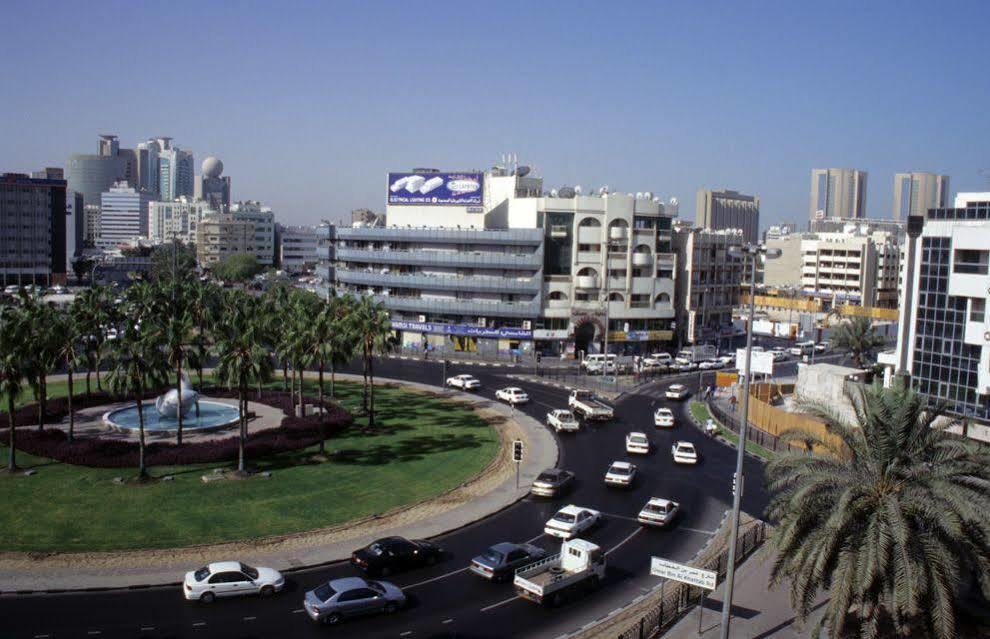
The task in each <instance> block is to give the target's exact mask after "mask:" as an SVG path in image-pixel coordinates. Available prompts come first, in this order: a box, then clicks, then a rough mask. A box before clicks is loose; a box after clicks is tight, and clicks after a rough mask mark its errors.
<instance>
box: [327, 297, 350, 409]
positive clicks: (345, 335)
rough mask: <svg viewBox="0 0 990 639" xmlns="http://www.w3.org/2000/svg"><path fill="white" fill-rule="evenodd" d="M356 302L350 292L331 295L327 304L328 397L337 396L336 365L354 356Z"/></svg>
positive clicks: (345, 362)
mask: <svg viewBox="0 0 990 639" xmlns="http://www.w3.org/2000/svg"><path fill="white" fill-rule="evenodd" d="M356 306H357V303H356V302H355V301H354V298H353V297H351V295H350V294H345V295H341V296H339V297H333V298H331V300H330V303H329V304H328V305H327V311H328V313H329V317H328V321H329V327H328V330H329V336H330V354H329V355H330V356H329V358H328V363H329V364H330V397H331V399H333V398H335V397H336V396H337V388H336V379H335V377H334V376H335V373H336V370H337V367H338V366H344V365H345V364H347V362H349V361H351V358H352V357H354V351H355V350H356V349H357V341H356V335H355V332H354V321H353V313H354V309H355V308H356Z"/></svg>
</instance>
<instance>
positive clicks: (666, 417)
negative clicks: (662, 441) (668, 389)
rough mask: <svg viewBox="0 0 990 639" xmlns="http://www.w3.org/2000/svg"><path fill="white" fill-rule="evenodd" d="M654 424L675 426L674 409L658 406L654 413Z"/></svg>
mask: <svg viewBox="0 0 990 639" xmlns="http://www.w3.org/2000/svg"><path fill="white" fill-rule="evenodd" d="M653 425H654V426H656V427H657V428H673V427H674V411H672V410H670V409H669V408H658V409H657V410H656V412H655V413H653Z"/></svg>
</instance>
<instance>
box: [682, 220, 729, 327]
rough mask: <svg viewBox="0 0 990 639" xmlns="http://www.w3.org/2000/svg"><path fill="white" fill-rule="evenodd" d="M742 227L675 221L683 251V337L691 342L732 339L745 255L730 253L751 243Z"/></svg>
mask: <svg viewBox="0 0 990 639" xmlns="http://www.w3.org/2000/svg"><path fill="white" fill-rule="evenodd" d="M745 243H746V241H745V237H744V234H743V232H742V231H741V230H739V229H726V230H719V231H712V230H709V229H704V228H688V227H683V226H677V225H675V227H674V234H673V248H674V253H675V255H676V256H677V275H676V277H675V282H676V287H675V289H676V295H675V298H674V308H675V309H677V337H678V340H679V341H680V342H681V343H686V344H702V343H707V344H715V345H716V346H721V345H722V343H723V341H725V342H729V341H731V339H732V337H733V335H734V331H733V326H732V310H733V308H735V306H736V305H737V304H738V303H739V294H740V291H741V290H742V278H743V261H742V260H740V259H736V258H733V257H730V256H729V249H730V248H731V247H733V246H742V245H743V244H745Z"/></svg>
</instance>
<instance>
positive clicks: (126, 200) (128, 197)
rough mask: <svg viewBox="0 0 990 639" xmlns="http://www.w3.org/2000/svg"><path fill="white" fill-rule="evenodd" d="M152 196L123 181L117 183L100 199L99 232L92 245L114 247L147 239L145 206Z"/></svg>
mask: <svg viewBox="0 0 990 639" xmlns="http://www.w3.org/2000/svg"><path fill="white" fill-rule="evenodd" d="M153 197H154V196H153V195H152V194H150V193H146V192H144V191H138V190H137V189H135V188H134V187H132V186H128V185H127V182H123V181H121V182H117V183H116V184H114V185H113V186H112V187H110V189H109V190H107V191H104V192H103V194H102V195H101V197H100V232H99V236H98V237H97V239H96V245H97V246H98V247H101V248H109V247H113V246H117V245H119V244H122V243H124V242H127V241H130V240H133V239H134V238H137V237H147V236H148V206H149V204H150V203H151V202H152V198H153Z"/></svg>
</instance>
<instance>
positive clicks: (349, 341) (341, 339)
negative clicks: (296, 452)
mask: <svg viewBox="0 0 990 639" xmlns="http://www.w3.org/2000/svg"><path fill="white" fill-rule="evenodd" d="M352 308H353V300H352V298H350V297H349V296H348V297H335V298H332V299H331V300H330V301H329V302H328V303H327V304H324V305H323V306H322V307H321V308H320V310H319V312H318V313H317V314H316V317H315V318H314V319H313V321H312V323H311V325H310V326H311V328H310V331H311V334H310V348H311V349H312V358H313V360H315V361H316V365H317V370H318V371H319V406H320V454H321V455H322V454H324V453H325V450H326V446H325V444H326V438H327V435H326V411H325V410H324V409H323V397H324V392H323V373H324V371H325V370H326V368H327V365H329V366H330V396H331V397H333V396H334V392H335V388H334V382H335V380H334V371H335V370H336V367H337V365H339V364H344V363H346V362H347V361H348V360H349V359H350V357H351V355H353V352H354V340H353V330H352V327H351V322H350V321H349V319H348V315H349V312H350V310H351V309H352Z"/></svg>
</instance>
